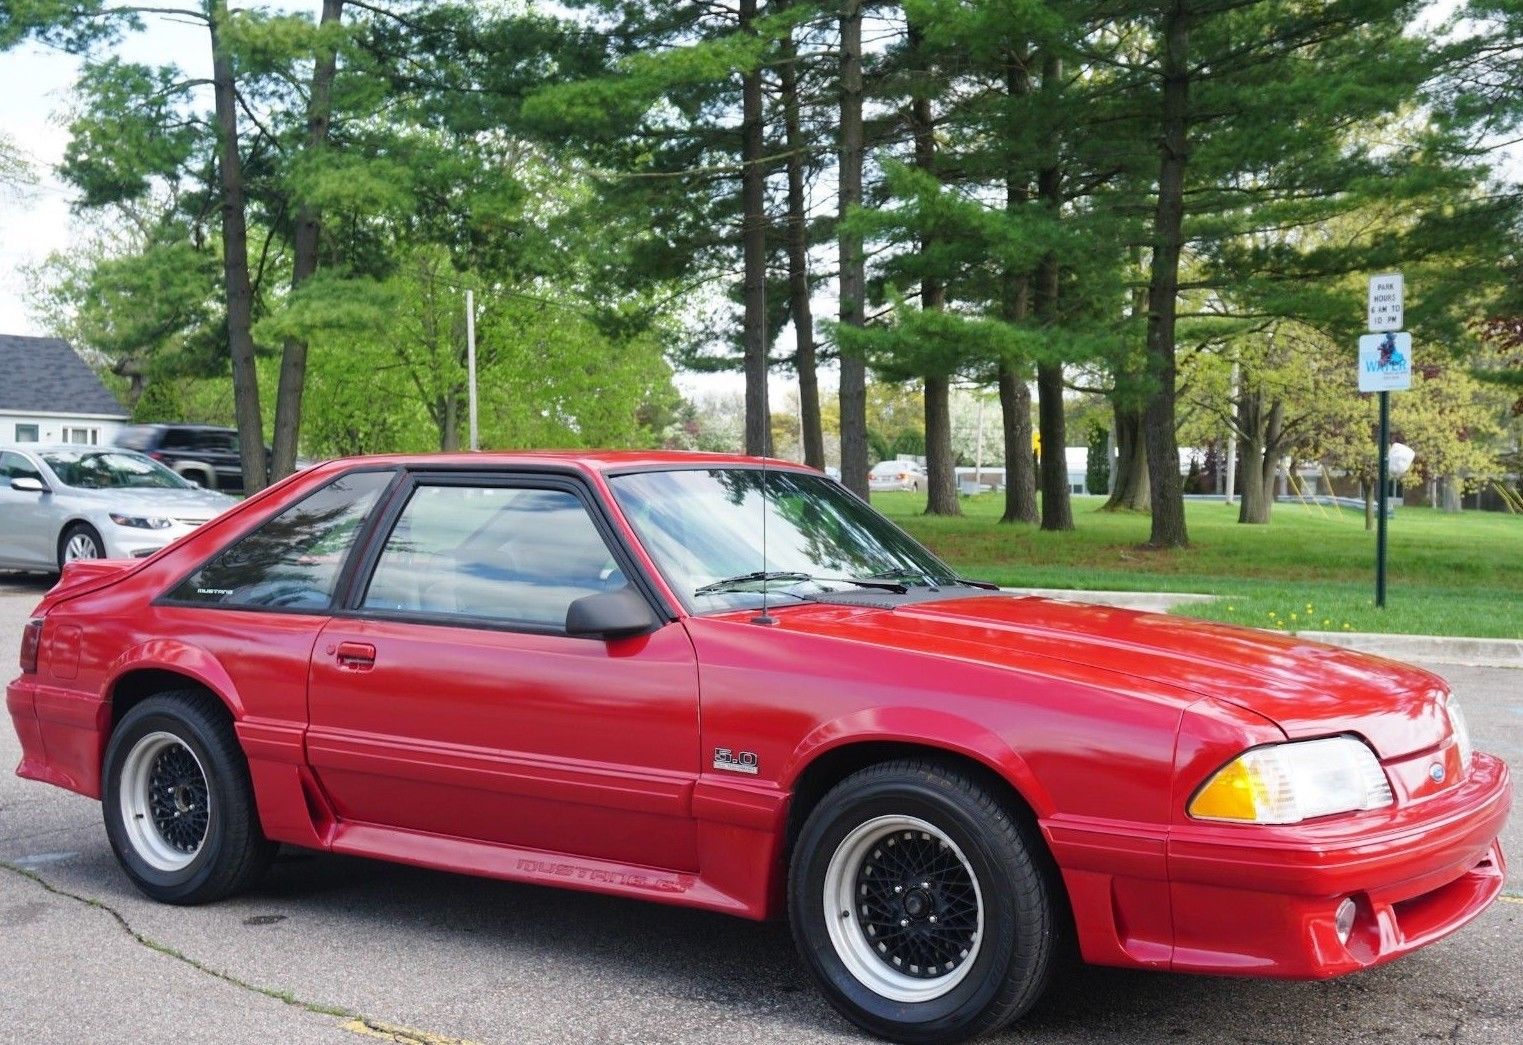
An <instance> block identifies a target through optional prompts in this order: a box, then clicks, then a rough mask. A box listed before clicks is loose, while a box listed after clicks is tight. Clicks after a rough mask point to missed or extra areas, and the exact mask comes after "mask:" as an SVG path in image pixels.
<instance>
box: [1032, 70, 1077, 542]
mask: <svg viewBox="0 0 1523 1045" xmlns="http://www.w3.org/2000/svg"><path fill="white" fill-rule="evenodd" d="M1062 75H1063V62H1062V60H1061V59H1059V58H1058V57H1057V56H1056V55H1053V54H1048V55H1047V56H1046V57H1044V58H1043V59H1042V91H1043V93H1047V92H1055V91H1057V89H1058V80H1059V79H1060V78H1061V77H1062ZM1037 198H1038V199H1040V200H1041V202H1042V206H1043V207H1045V208H1046V209H1047V211H1048V214H1049V216H1050V217H1051V219H1052V221H1053V222H1054V223H1056V222H1057V221H1058V220H1059V218H1060V217H1061V214H1062V210H1063V175H1062V171H1060V170H1059V169H1058V167H1057V166H1056V165H1053V166H1051V167H1044V168H1042V169H1041V170H1040V171H1038V172H1037ZM1061 275H1062V273H1061V270H1060V268H1059V265H1058V256H1057V254H1056V253H1055V252H1054V251H1048V252H1047V253H1046V254H1045V255H1043V257H1042V260H1041V263H1040V264H1039V265H1038V266H1037V275H1036V294H1037V318H1038V319H1040V320H1041V321H1042V326H1043V327H1044V328H1046V329H1048V330H1052V329H1055V328H1056V327H1057V325H1058V322H1059V319H1058V286H1059V280H1060V278H1061ZM1036 391H1037V416H1038V421H1039V423H1040V425H1041V431H1042V483H1041V485H1042V529H1044V530H1072V529H1073V528H1074V518H1073V507H1072V505H1071V504H1070V502H1069V493H1068V453H1067V447H1068V432H1067V430H1066V425H1065V423H1064V416H1063V364H1062V362H1061V361H1059V360H1046V361H1043V362H1040V363H1038V364H1037V368H1036Z"/></svg>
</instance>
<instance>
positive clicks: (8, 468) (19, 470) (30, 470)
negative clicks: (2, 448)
mask: <svg viewBox="0 0 1523 1045" xmlns="http://www.w3.org/2000/svg"><path fill="white" fill-rule="evenodd" d="M23 478H24V479H41V478H42V473H41V472H39V471H37V469H36V468H34V467H32V463H31V462H30V461H28V460H27V459H26V458H25V457H22V456H21V455H20V454H10V453H0V483H3V484H4V485H6V486H9V485H10V483H11V480H12V479H23Z"/></svg>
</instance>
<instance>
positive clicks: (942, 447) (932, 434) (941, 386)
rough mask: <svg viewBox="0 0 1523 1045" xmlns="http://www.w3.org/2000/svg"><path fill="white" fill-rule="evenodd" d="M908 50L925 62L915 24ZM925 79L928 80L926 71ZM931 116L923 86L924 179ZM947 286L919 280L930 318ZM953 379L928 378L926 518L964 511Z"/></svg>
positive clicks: (931, 145) (917, 130) (918, 141)
mask: <svg viewBox="0 0 1523 1045" xmlns="http://www.w3.org/2000/svg"><path fill="white" fill-rule="evenodd" d="M909 46H910V49H911V51H912V52H914V53H915V55H916V57H917V59H920V58H921V57H922V53H923V48H924V46H925V37H924V33H923V31H922V30H921V28H920V26H919V25H918V24H916V23H914V22H912V23H910V28H909ZM921 73H922V74H923V75H924V76H927V77H928V76H929V71H928V70H927V69H926V68H925V67H924V66H923V65H922V67H921ZM933 119H934V118H933V114H932V111H931V96H930V95H929V94H928V93H927V92H926V89H925V85H924V83H923V82H922V83H921V84H918V85H917V86H916V88H915V96H914V99H913V101H912V102H911V104H910V122H911V125H912V127H913V129H914V134H915V166H916V167H918V168H920V169H921V170H922V171H924V172H925V173H927V174H929V175H931V176H933V177H934V176H936V127H935V124H934V122H933ZM934 243H935V241H934V239H933V238H932V237H931V235H930V234H929V233H922V234H921V237H920V255H921V257H922V258H926V257H928V256H929V254H930V252H931V249H932V247H933V246H934ZM946 302H947V288H946V284H945V283H944V282H943V281H942V280H941V278H940V277H939V276H938V275H936V274H935V273H933V272H931V271H929V268H928V267H927V270H926V271H925V273H924V274H923V275H922V276H921V278H920V307H921V309H922V310H923V311H926V312H939V311H941V310H942V309H943V308H945V307H946ZM951 384H952V381H951V375H950V374H949V373H947V372H945V371H938V372H934V373H927V374H926V375H925V483H926V492H927V497H926V506H925V511H926V514H927V515H961V514H962V505H961V504H960V503H959V502H958V500H957V469H956V465H957V461H956V459H955V457H954V456H953V454H952V409H951Z"/></svg>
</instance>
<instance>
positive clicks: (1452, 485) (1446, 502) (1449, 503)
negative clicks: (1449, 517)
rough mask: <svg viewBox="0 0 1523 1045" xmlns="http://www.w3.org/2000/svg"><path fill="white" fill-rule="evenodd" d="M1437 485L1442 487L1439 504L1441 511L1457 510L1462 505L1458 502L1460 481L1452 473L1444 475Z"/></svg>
mask: <svg viewBox="0 0 1523 1045" xmlns="http://www.w3.org/2000/svg"><path fill="white" fill-rule="evenodd" d="M1439 485H1440V487H1441V488H1442V489H1443V495H1442V499H1441V501H1440V504H1439V508H1440V510H1441V511H1445V512H1458V511H1459V510H1460V509H1461V508H1463V507H1464V505H1463V504H1461V503H1460V481H1459V480H1458V479H1456V478H1455V477H1454V476H1452V475H1446V476H1444V477H1443V481H1442V482H1441V483H1440V484H1439Z"/></svg>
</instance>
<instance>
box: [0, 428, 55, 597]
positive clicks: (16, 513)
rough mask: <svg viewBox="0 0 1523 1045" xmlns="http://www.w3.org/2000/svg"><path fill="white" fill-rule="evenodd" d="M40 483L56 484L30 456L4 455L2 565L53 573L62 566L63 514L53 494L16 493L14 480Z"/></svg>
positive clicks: (0, 471) (0, 475)
mask: <svg viewBox="0 0 1523 1045" xmlns="http://www.w3.org/2000/svg"><path fill="white" fill-rule="evenodd" d="M20 478H28V479H38V480H41V481H42V482H43V483H44V485H47V486H50V487H51V486H52V485H53V483H52V482H51V481H50V480H48V479H46V478H44V477H43V474H42V471H41V469H40V468H38V466H37V462H35V461H33V460H32V459H31V458H30V457H28V456H27V455H26V454H22V453H17V452H16V451H14V450H4V451H0V562H3V563H5V564H6V565H7V566H14V567H20V568H26V569H53V568H55V567H56V566H57V565H58V559H57V557H56V556H57V547H56V545H57V541H58V527H59V522H60V519H59V511H58V509H57V508H55V507H54V501H55V500H56V494H55V493H54V491H53V490H51V489H50V490H48V491H45V492H43V493H33V492H30V491H26V490H12V489H11V480H12V479H20Z"/></svg>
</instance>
